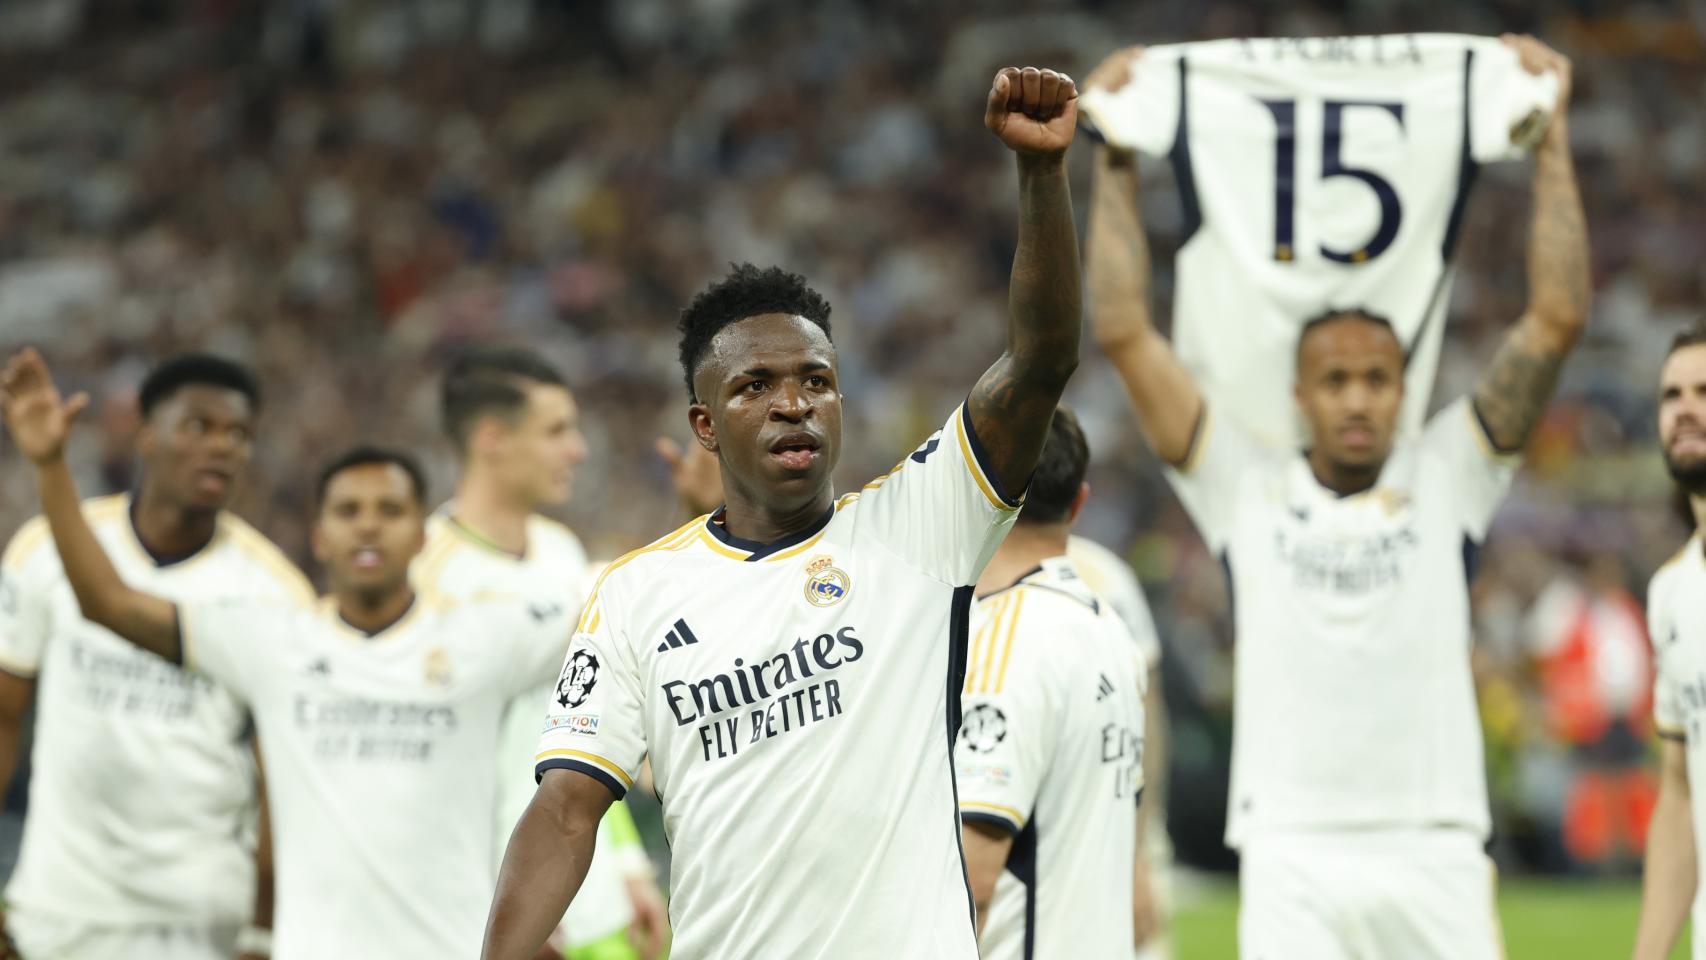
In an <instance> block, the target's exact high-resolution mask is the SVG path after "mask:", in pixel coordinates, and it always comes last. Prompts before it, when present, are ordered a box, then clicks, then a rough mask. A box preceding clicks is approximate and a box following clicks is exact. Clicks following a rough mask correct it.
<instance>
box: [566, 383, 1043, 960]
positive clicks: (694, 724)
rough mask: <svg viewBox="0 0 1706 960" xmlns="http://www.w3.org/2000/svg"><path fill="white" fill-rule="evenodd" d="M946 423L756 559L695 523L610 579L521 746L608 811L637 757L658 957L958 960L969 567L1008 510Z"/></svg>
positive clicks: (965, 441)
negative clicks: (662, 888) (956, 766)
mask: <svg viewBox="0 0 1706 960" xmlns="http://www.w3.org/2000/svg"><path fill="white" fill-rule="evenodd" d="M983 460H984V458H983V456H982V454H981V453H980V452H979V448H978V445H977V439H976V437H975V436H974V435H973V433H972V429H971V425H970V422H969V417H968V416H967V415H966V414H965V413H964V408H963V407H962V408H961V409H960V410H956V411H955V413H954V414H953V416H952V417H951V418H950V419H949V420H948V422H947V424H946V425H945V426H944V427H943V428H942V430H940V431H938V432H937V433H936V434H935V435H933V436H932V437H931V438H930V439H929V440H928V441H927V442H926V443H925V444H924V445H923V446H921V447H919V448H918V449H917V450H916V451H914V452H913V453H912V454H911V455H910V456H908V457H907V458H906V459H905V460H902V461H901V462H900V464H899V465H898V466H896V467H895V469H894V470H893V471H891V472H890V473H888V474H886V475H885V476H883V477H880V478H878V479H876V480H874V481H872V482H871V483H869V484H867V485H866V486H865V488H864V490H863V491H861V492H859V493H852V494H849V495H847V496H845V497H842V498H841V499H840V500H838V501H837V502H836V503H835V504H834V506H833V507H831V508H830V509H829V510H827V511H825V513H824V515H823V517H822V518H821V519H820V520H819V521H818V522H817V523H815V524H813V526H812V527H811V528H810V529H808V530H804V531H801V532H800V533H799V534H796V535H793V536H790V537H787V538H785V539H783V540H781V541H778V542H776V543H770V544H760V543H753V542H748V541H741V540H738V539H735V538H733V537H731V536H730V535H729V534H728V533H727V531H726V530H724V529H723V527H722V525H721V523H719V522H718V521H717V518H716V517H707V518H702V519H700V520H695V521H694V522H692V523H690V524H688V525H687V526H685V527H682V528H681V529H680V530H677V531H676V532H675V533H673V534H671V535H670V536H668V537H665V538H664V539H662V540H660V541H658V542H657V543H654V544H652V545H651V546H649V547H646V548H645V549H642V550H639V551H637V552H635V553H631V554H629V555H627V556H626V557H624V558H622V559H620V560H618V561H616V562H615V563H613V564H611V566H610V568H609V569H608V571H607V572H606V573H605V575H604V576H603V578H602V579H601V580H600V583H599V585H598V586H596V587H595V588H594V590H593V596H592V599H591V600H590V601H589V603H588V604H587V609H586V612H585V613H584V614H583V615H582V619H581V624H580V627H579V630H578V631H577V633H576V635H575V642H574V646H573V648H572V649H571V651H570V653H569V658H568V661H567V663H566V664H565V665H564V667H563V672H562V674H561V677H560V679H559V682H558V686H557V691H556V694H555V696H554V697H553V698H552V701H551V716H550V719H549V720H548V721H547V728H546V730H545V733H544V736H543V737H542V738H541V740H540V748H539V750H540V752H539V770H540V773H541V775H543V773H544V772H545V771H547V770H550V769H553V768H567V769H570V770H576V771H579V772H581V773H584V774H587V775H589V776H592V777H594V778H596V779H598V780H600V781H601V782H603V783H604V784H605V785H606V786H608V787H610V789H611V790H612V791H613V792H614V793H615V794H616V795H618V796H620V795H622V793H623V792H624V791H625V790H626V789H627V788H628V787H629V786H631V785H632V783H633V781H634V778H635V776H636V775H637V773H638V771H639V767H640V762H641V760H642V759H643V758H644V757H645V756H646V755H647V754H648V753H649V754H650V756H651V763H652V775H653V778H654V780H655V782H656V784H657V791H658V796H659V799H660V800H661V801H662V803H663V812H664V825H665V828H666V830H667V831H668V834H669V839H670V847H671V849H672V850H673V852H674V856H673V861H672V870H671V877H670V893H671V896H670V913H671V917H672V920H673V925H674V928H675V941H674V944H673V945H672V947H671V949H670V955H671V956H672V957H675V958H677V960H710V958H724V957H759V956H765V957H789V958H792V960H810V958H813V957H820V958H822V957H835V958H837V960H860V958H872V960H876V958H882V960H889V958H893V957H902V956H915V957H926V956H927V957H933V958H942V960H972V958H975V957H976V956H977V944H976V940H975V935H974V930H973V926H972V904H971V897H970V892H969V890H968V888H967V886H966V877H965V864H964V859H963V857H962V855H961V851H960V846H959V839H960V834H959V812H958V810H959V805H958V802H957V799H956V797H955V790H954V777H953V758H952V747H953V739H954V734H955V731H957V730H958V729H959V695H960V684H961V683H962V682H963V680H964V673H965V649H966V648H965V644H966V628H967V619H966V618H967V614H968V611H969V608H970V604H971V598H972V593H971V591H972V587H971V585H972V584H973V583H975V582H976V581H977V577H978V573H979V572H980V571H981V570H982V569H983V566H984V564H985V563H987V562H988V559H989V556H990V554H991V553H993V552H994V550H995V547H996V546H997V545H998V544H999V543H1000V541H1001V539H1002V538H1003V537H1004V536H1005V535H1006V532H1007V529H1008V528H1009V526H1011V524H1012V520H1013V516H1014V513H1015V511H1016V510H1017V508H1018V502H1017V501H1014V500H1010V499H1008V498H1007V497H1005V496H1004V495H1003V493H1002V491H1001V490H1000V488H999V483H998V482H997V481H996V479H995V478H994V476H993V475H992V474H990V473H989V472H988V470H987V469H986V467H985V466H984V465H983Z"/></svg>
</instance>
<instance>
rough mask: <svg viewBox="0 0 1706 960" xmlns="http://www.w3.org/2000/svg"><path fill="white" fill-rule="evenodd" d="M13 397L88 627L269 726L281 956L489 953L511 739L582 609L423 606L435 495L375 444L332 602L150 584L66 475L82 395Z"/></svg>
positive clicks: (317, 528)
mask: <svg viewBox="0 0 1706 960" xmlns="http://www.w3.org/2000/svg"><path fill="white" fill-rule="evenodd" d="M0 389H3V393H0V399H3V401H4V408H5V417H6V424H7V427H8V429H9V430H10V432H11V435H12V437H13V439H14V440H15V441H16V442H17V444H18V448H19V449H20V450H21V451H22V452H23V454H24V455H25V456H26V457H28V458H29V459H30V460H31V461H32V462H33V463H34V464H35V466H36V482H37V485H38V487H39V488H40V492H41V497H42V512H43V513H44V514H45V515H46V516H47V521H48V526H49V529H51V530H52V533H53V539H54V542H55V543H56V544H57V545H58V548H59V555H60V557H61V558H62V560H63V562H64V568H65V575H66V579H67V580H69V581H70V584H71V589H72V592H73V593H74V594H75V595H76V602H77V605H78V606H79V607H80V608H81V610H82V612H83V615H84V616H85V617H87V618H89V619H90V620H92V621H94V622H96V623H99V624H101V625H102V626H104V627H106V628H107V629H108V630H111V631H112V632H113V633H115V634H117V635H119V636H120V637H123V638H125V639H126V640H129V641H130V642H131V643H133V644H135V645H137V646H138V647H140V648H142V649H144V650H147V651H149V652H151V653H153V654H155V655H157V656H159V657H161V658H163V659H164V660H166V661H167V662H169V663H172V664H180V665H182V666H184V667H186V668H187V669H189V670H191V671H194V672H196V673H198V674H201V675H203V676H206V677H208V678H209V679H211V680H213V681H215V682H217V683H219V684H220V685H221V686H223V687H224V688H226V689H228V690H230V691H231V692H232V694H234V695H235V696H236V697H237V699H238V700H240V701H241V702H243V703H244V704H246V705H247V706H248V707H249V709H250V711H251V712H252V713H253V715H254V718H255V727H256V732H257V733H258V735H259V738H260V744H261V749H262V752H263V754H264V755H265V757H266V762H267V790H268V796H269V798H270V800H271V808H270V809H271V814H272V830H273V835H274V837H275V839H276V841H277V843H276V846H275V854H276V856H275V859H276V860H277V891H278V905H277V909H276V911H275V917H274V919H275V924H274V930H275V934H276V939H275V941H274V944H273V956H274V957H277V958H279V960H324V958H327V957H433V958H437V957H443V958H447V960H448V958H453V957H469V956H473V954H474V952H475V950H476V949H477V947H478V944H479V942H480V930H481V927H482V924H483V921H484V913H485V910H484V902H485V901H486V900H487V899H488V898H489V897H490V895H491V890H492V882H493V878H492V859H493V856H492V848H493V836H492V822H493V819H494V817H495V813H494V809H493V808H494V805H495V802H496V793H497V791H496V789H495V784H494V783H493V782H492V774H491V770H492V754H493V752H494V750H495V748H496V746H497V741H498V727H499V724H500V721H501V718H502V715H503V710H504V707H505V706H506V705H507V704H508V703H509V702H510V701H511V700H512V699H513V698H514V697H516V696H517V695H519V694H520V693H521V692H522V691H525V690H528V689H531V688H533V687H535V686H537V685H538V682H539V677H540V676H541V675H544V676H549V675H550V672H551V668H552V667H553V666H554V665H555V664H556V663H557V662H558V660H559V659H560V657H561V651H562V650H563V648H564V638H565V637H567V636H568V635H569V631H570V630H571V629H572V626H573V622H574V612H573V611H569V610H567V609H565V608H564V605H563V604H562V603H561V602H560V601H558V600H552V599H549V598H547V599H543V600H536V601H534V602H532V603H518V602H517V601H515V600H514V599H513V598H511V597H508V596H502V595H498V596H491V597H489V598H482V599H480V600H475V601H469V602H466V603H459V602H456V601H452V600H447V599H444V598H437V597H427V596H417V595H416V594H415V591H414V590H413V589H412V588H411V586H410V584H409V564H410V562H411V561H412V560H413V559H414V557H415V555H416V554H417V553H419V552H420V549H421V546H422V544H423V543H424V542H425V538H426V532H425V520H426V504H425V493H426V491H425V482H424V480H423V479H422V476H421V472H420V468H419V467H418V466H417V465H416V464H415V463H414V461H413V460H412V459H410V458H409V457H408V456H406V455H404V454H400V453H395V452H391V451H386V450H380V449H376V448H356V449H354V450H351V451H349V452H348V453H346V454H344V455H342V456H340V457H338V458H337V459H335V460H333V461H332V462H331V464H329V465H328V466H327V467H326V468H325V469H324V470H323V471H322V472H321V475H320V479H319V483H318V485H317V487H316V491H315V492H316V503H317V513H316V516H315V519H314V527H313V546H314V555H315V558H316V559H317V560H318V561H319V562H320V563H321V564H322V565H323V566H324V567H325V569H326V579H327V583H328V586H329V587H330V590H331V596H330V597H329V598H328V600H327V602H325V603H322V604H320V605H318V606H315V605H303V604H300V603H294V602H292V603H280V602H269V601H263V600H255V599H251V598H247V597H227V598H221V599H208V598H202V597H197V598H192V599H186V600H183V601H180V602H176V603H174V602H172V601H170V600H167V599H165V598H163V597H161V596H159V595H157V594H154V593H151V592H147V591H144V590H138V589H136V588H134V587H132V586H130V585H129V584H128V583H127V582H126V581H125V579H124V578H123V577H121V576H120V574H119V573H118V571H117V570H116V569H115V568H114V566H113V563H112V561H111V559H110V558H109V557H108V554H107V552H106V549H105V547H104V546H103V544H102V542H101V541H100V540H99V539H98V538H97V536H96V534H95V533H94V532H93V531H92V530H91V529H90V525H89V523H88V521H87V520H86V519H85V518H84V516H83V514H82V512H81V511H80V510H79V509H78V504H77V491H76V485H75V483H74V482H73V481H72V478H71V474H70V471H69V470H68V469H67V467H66V465H65V459H64V447H65V440H66V437H67V435H68V434H69V432H70V423H71V419H72V418H73V417H74V416H75V414H76V412H77V411H78V410H80V409H81V408H82V406H83V405H84V404H85V403H86V398H84V397H82V396H78V397H73V398H71V400H70V401H69V402H66V401H63V400H62V399H61V398H60V395H59V392H58V390H57V389H56V388H55V387H54V385H53V381H52V379H51V378H50V377H49V375H48V372H47V367H46V364H44V363H43V362H42V359H41V357H40V356H39V355H38V354H37V353H36V352H35V351H34V350H26V351H24V352H23V353H22V354H20V355H18V356H16V357H14V358H13V359H12V361H11V362H10V363H9V364H8V365H7V368H6V370H5V373H4V376H3V377H0ZM103 786H104V789H106V790H111V791H117V792H123V791H124V790H125V789H127V787H126V785H124V784H107V785H103ZM114 828H115V829H125V828H126V825H125V824H122V823H115V824H114ZM559 916H560V915H559ZM540 939H541V941H543V939H544V938H543V937H541V938H540ZM529 956H531V953H529Z"/></svg>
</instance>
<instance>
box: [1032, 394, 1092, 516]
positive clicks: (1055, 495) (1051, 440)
mask: <svg viewBox="0 0 1706 960" xmlns="http://www.w3.org/2000/svg"><path fill="white" fill-rule="evenodd" d="M1089 471H1090V442H1089V441H1088V440H1086V439H1084V428H1083V427H1081V426H1079V425H1078V415H1077V414H1075V413H1073V412H1072V408H1071V407H1068V406H1067V405H1066V404H1064V403H1063V404H1061V405H1060V406H1058V407H1056V408H1055V409H1054V419H1053V420H1051V421H1050V422H1049V425H1048V438H1047V439H1046V440H1044V441H1043V450H1042V453H1041V454H1040V455H1039V456H1038V457H1037V467H1036V472H1035V473H1032V474H1031V484H1030V487H1029V488H1027V489H1026V490H1025V506H1024V507H1023V508H1022V509H1020V511H1019V518H1018V522H1019V523H1039V524H1040V523H1065V522H1066V521H1067V520H1070V519H1071V518H1072V501H1073V500H1076V499H1077V498H1078V490H1079V488H1081V487H1083V486H1084V475H1085V474H1086V473H1088V472H1089Z"/></svg>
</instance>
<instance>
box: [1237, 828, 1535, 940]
mask: <svg viewBox="0 0 1706 960" xmlns="http://www.w3.org/2000/svg"><path fill="white" fill-rule="evenodd" d="M1496 886H1497V874H1496V872H1495V870H1494V868H1493V862H1492V861H1491V860H1490V859H1488V857H1487V855H1486V854H1485V853H1483V852H1482V849H1481V840H1480V838H1479V837H1477V836H1475V835H1474V834H1472V833H1469V832H1467V831H1461V830H1366V831H1343V832H1307V833H1286V834H1276V835H1269V836H1264V837H1261V838H1259V839H1252V840H1249V841H1247V842H1246V843H1245V844H1244V850H1243V866H1242V871H1241V875H1240V878H1239V887H1240V892H1241V894H1242V900H1243V902H1242V903H1241V904H1240V909H1239V913H1238V943H1239V955H1240V956H1241V957H1242V958H1243V960H1500V958H1502V957H1503V956H1504V944H1503V939H1504V938H1503V936H1502V935H1501V934H1500V931H1499V919H1498V912H1497V907H1496V904H1495V903H1494V895H1495V891H1496Z"/></svg>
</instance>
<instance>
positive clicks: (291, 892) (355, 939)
mask: <svg viewBox="0 0 1706 960" xmlns="http://www.w3.org/2000/svg"><path fill="white" fill-rule="evenodd" d="M178 616H179V623H180V626H181V629H182V633H183V645H184V663H185V664H186V665H187V666H188V667H189V668H190V669H192V670H195V671H197V672H200V673H203V674H206V675H207V676H209V677H211V678H213V679H214V680H216V681H218V682H219V683H221V684H223V685H224V686H225V687H226V688H228V689H229V690H231V691H232V692H233V693H235V694H236V695H237V696H238V697H239V698H241V699H242V700H244V701H245V702H247V703H248V705H249V707H250V709H251V710H253V711H254V715H255V724H256V728H257V731H258V733H259V736H260V741H261V751H262V755H263V756H265V757H266V762H267V767H268V775H267V789H268V795H269V797H270V799H271V801H272V806H271V814H272V829H273V836H274V837H275V838H276V849H277V861H278V868H277V877H278V880H277V886H278V908H277V916H276V920H275V923H274V931H275V938H276V939H275V941H274V948H273V956H274V957H275V958H277V960H325V958H328V957H474V956H478V955H479V952H480V938H481V934H482V933H483V932H484V930H485V925H486V910H487V908H488V907H489V906H490V904H491V899H492V887H493V883H492V847H493V837H492V817H493V813H492V806H493V800H494V795H495V793H496V789H495V785H494V784H493V782H492V753H493V749H494V747H495V745H496V744H497V741H498V727H499V722H500V720H501V719H502V717H503V711H504V708H505V706H507V705H508V704H509V702H510V701H511V700H513V699H514V698H515V697H516V696H517V695H518V694H520V693H521V692H523V691H525V690H528V689H530V688H532V687H533V686H535V685H536V684H537V683H538V678H539V676H540V674H541V673H544V674H547V675H548V674H549V673H550V671H551V669H552V667H554V666H555V665H556V664H557V662H558V659H559V658H560V656H561V652H562V650H563V649H564V647H565V646H566V638H567V637H568V635H569V632H570V630H571V629H572V628H573V623H574V616H573V612H572V611H570V610H568V609H567V606H566V605H565V604H553V603H540V602H529V603H518V602H516V601H515V600H514V599H512V598H509V597H503V596H499V597H494V598H491V599H489V600H479V601H470V602H467V603H458V602H455V601H450V600H445V599H442V598H434V597H429V596H426V595H422V596H420V597H417V598H416V600H415V605H414V607H413V608H411V609H410V611H409V612H408V613H407V614H406V615H405V616H404V617H403V618H402V619H401V620H399V621H398V622H397V623H395V624H393V625H392V626H390V627H389V628H387V629H385V630H383V631H381V632H380V633H377V634H374V635H371V636H369V635H367V634H364V633H362V632H360V631H357V630H355V629H353V628H351V627H349V626H348V625H347V624H345V623H344V622H343V620H342V619H341V618H340V617H339V616H338V615H337V612H336V611H335V610H334V609H333V608H332V606H331V605H330V603H329V602H327V603H325V604H323V605H322V606H321V607H320V608H319V609H314V608H307V609H304V608H300V607H293V608H286V607H279V606H276V605H265V604H258V603H254V602H245V601H214V602H204V603H190V604H180V605H179V606H178Z"/></svg>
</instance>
